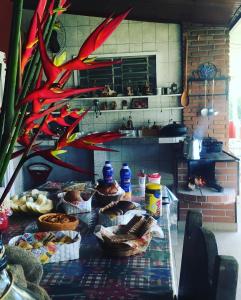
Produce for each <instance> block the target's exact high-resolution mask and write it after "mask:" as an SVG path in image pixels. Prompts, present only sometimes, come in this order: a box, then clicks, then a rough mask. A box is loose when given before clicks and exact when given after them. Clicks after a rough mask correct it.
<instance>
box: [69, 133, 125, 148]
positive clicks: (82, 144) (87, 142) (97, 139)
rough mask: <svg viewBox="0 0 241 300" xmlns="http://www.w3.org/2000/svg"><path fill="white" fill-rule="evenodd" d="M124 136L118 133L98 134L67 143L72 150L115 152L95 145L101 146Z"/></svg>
mask: <svg viewBox="0 0 241 300" xmlns="http://www.w3.org/2000/svg"><path fill="white" fill-rule="evenodd" d="M122 136H124V134H121V133H119V132H98V133H92V134H88V135H86V136H83V137H80V138H78V139H75V140H73V141H70V142H69V143H68V146H71V147H74V148H85V149H89V150H99V151H116V150H113V149H109V148H104V147H99V146H96V144H102V143H105V142H109V141H112V140H114V139H117V138H120V137H122Z"/></svg>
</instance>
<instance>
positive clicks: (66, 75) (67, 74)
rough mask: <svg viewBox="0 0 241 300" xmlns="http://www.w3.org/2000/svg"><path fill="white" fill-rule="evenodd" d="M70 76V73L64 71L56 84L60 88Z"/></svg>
mask: <svg viewBox="0 0 241 300" xmlns="http://www.w3.org/2000/svg"><path fill="white" fill-rule="evenodd" d="M70 76H71V71H65V72H64V74H63V75H62V77H61V78H60V80H59V82H58V84H59V85H60V86H61V87H62V86H63V85H64V84H65V83H66V82H67V81H68V79H69V78H70Z"/></svg>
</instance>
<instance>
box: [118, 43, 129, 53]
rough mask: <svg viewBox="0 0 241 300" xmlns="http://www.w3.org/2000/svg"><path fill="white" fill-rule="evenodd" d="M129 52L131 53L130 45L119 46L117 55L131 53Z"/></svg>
mask: <svg viewBox="0 0 241 300" xmlns="http://www.w3.org/2000/svg"><path fill="white" fill-rule="evenodd" d="M129 52H130V44H121V45H117V49H116V53H129Z"/></svg>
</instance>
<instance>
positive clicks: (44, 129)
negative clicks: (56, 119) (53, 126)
mask: <svg viewBox="0 0 241 300" xmlns="http://www.w3.org/2000/svg"><path fill="white" fill-rule="evenodd" d="M40 131H41V132H43V133H44V134H46V135H49V136H58V134H57V133H55V132H53V131H52V130H50V129H49V127H48V124H47V123H44V124H43V126H42V127H41V130H40Z"/></svg>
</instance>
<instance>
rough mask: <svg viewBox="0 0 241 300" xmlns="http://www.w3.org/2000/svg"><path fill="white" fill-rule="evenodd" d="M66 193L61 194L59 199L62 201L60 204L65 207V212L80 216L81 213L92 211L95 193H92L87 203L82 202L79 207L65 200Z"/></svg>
mask: <svg viewBox="0 0 241 300" xmlns="http://www.w3.org/2000/svg"><path fill="white" fill-rule="evenodd" d="M65 194H66V193H65V192H64V193H59V194H58V198H59V199H60V203H61V204H62V206H63V209H64V211H65V212H66V214H79V213H86V212H90V211H91V204H92V198H93V196H94V194H95V191H94V190H93V191H91V193H90V197H89V199H88V200H87V201H81V202H79V204H78V205H75V204H73V203H70V202H68V201H65V200H64V196H65Z"/></svg>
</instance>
